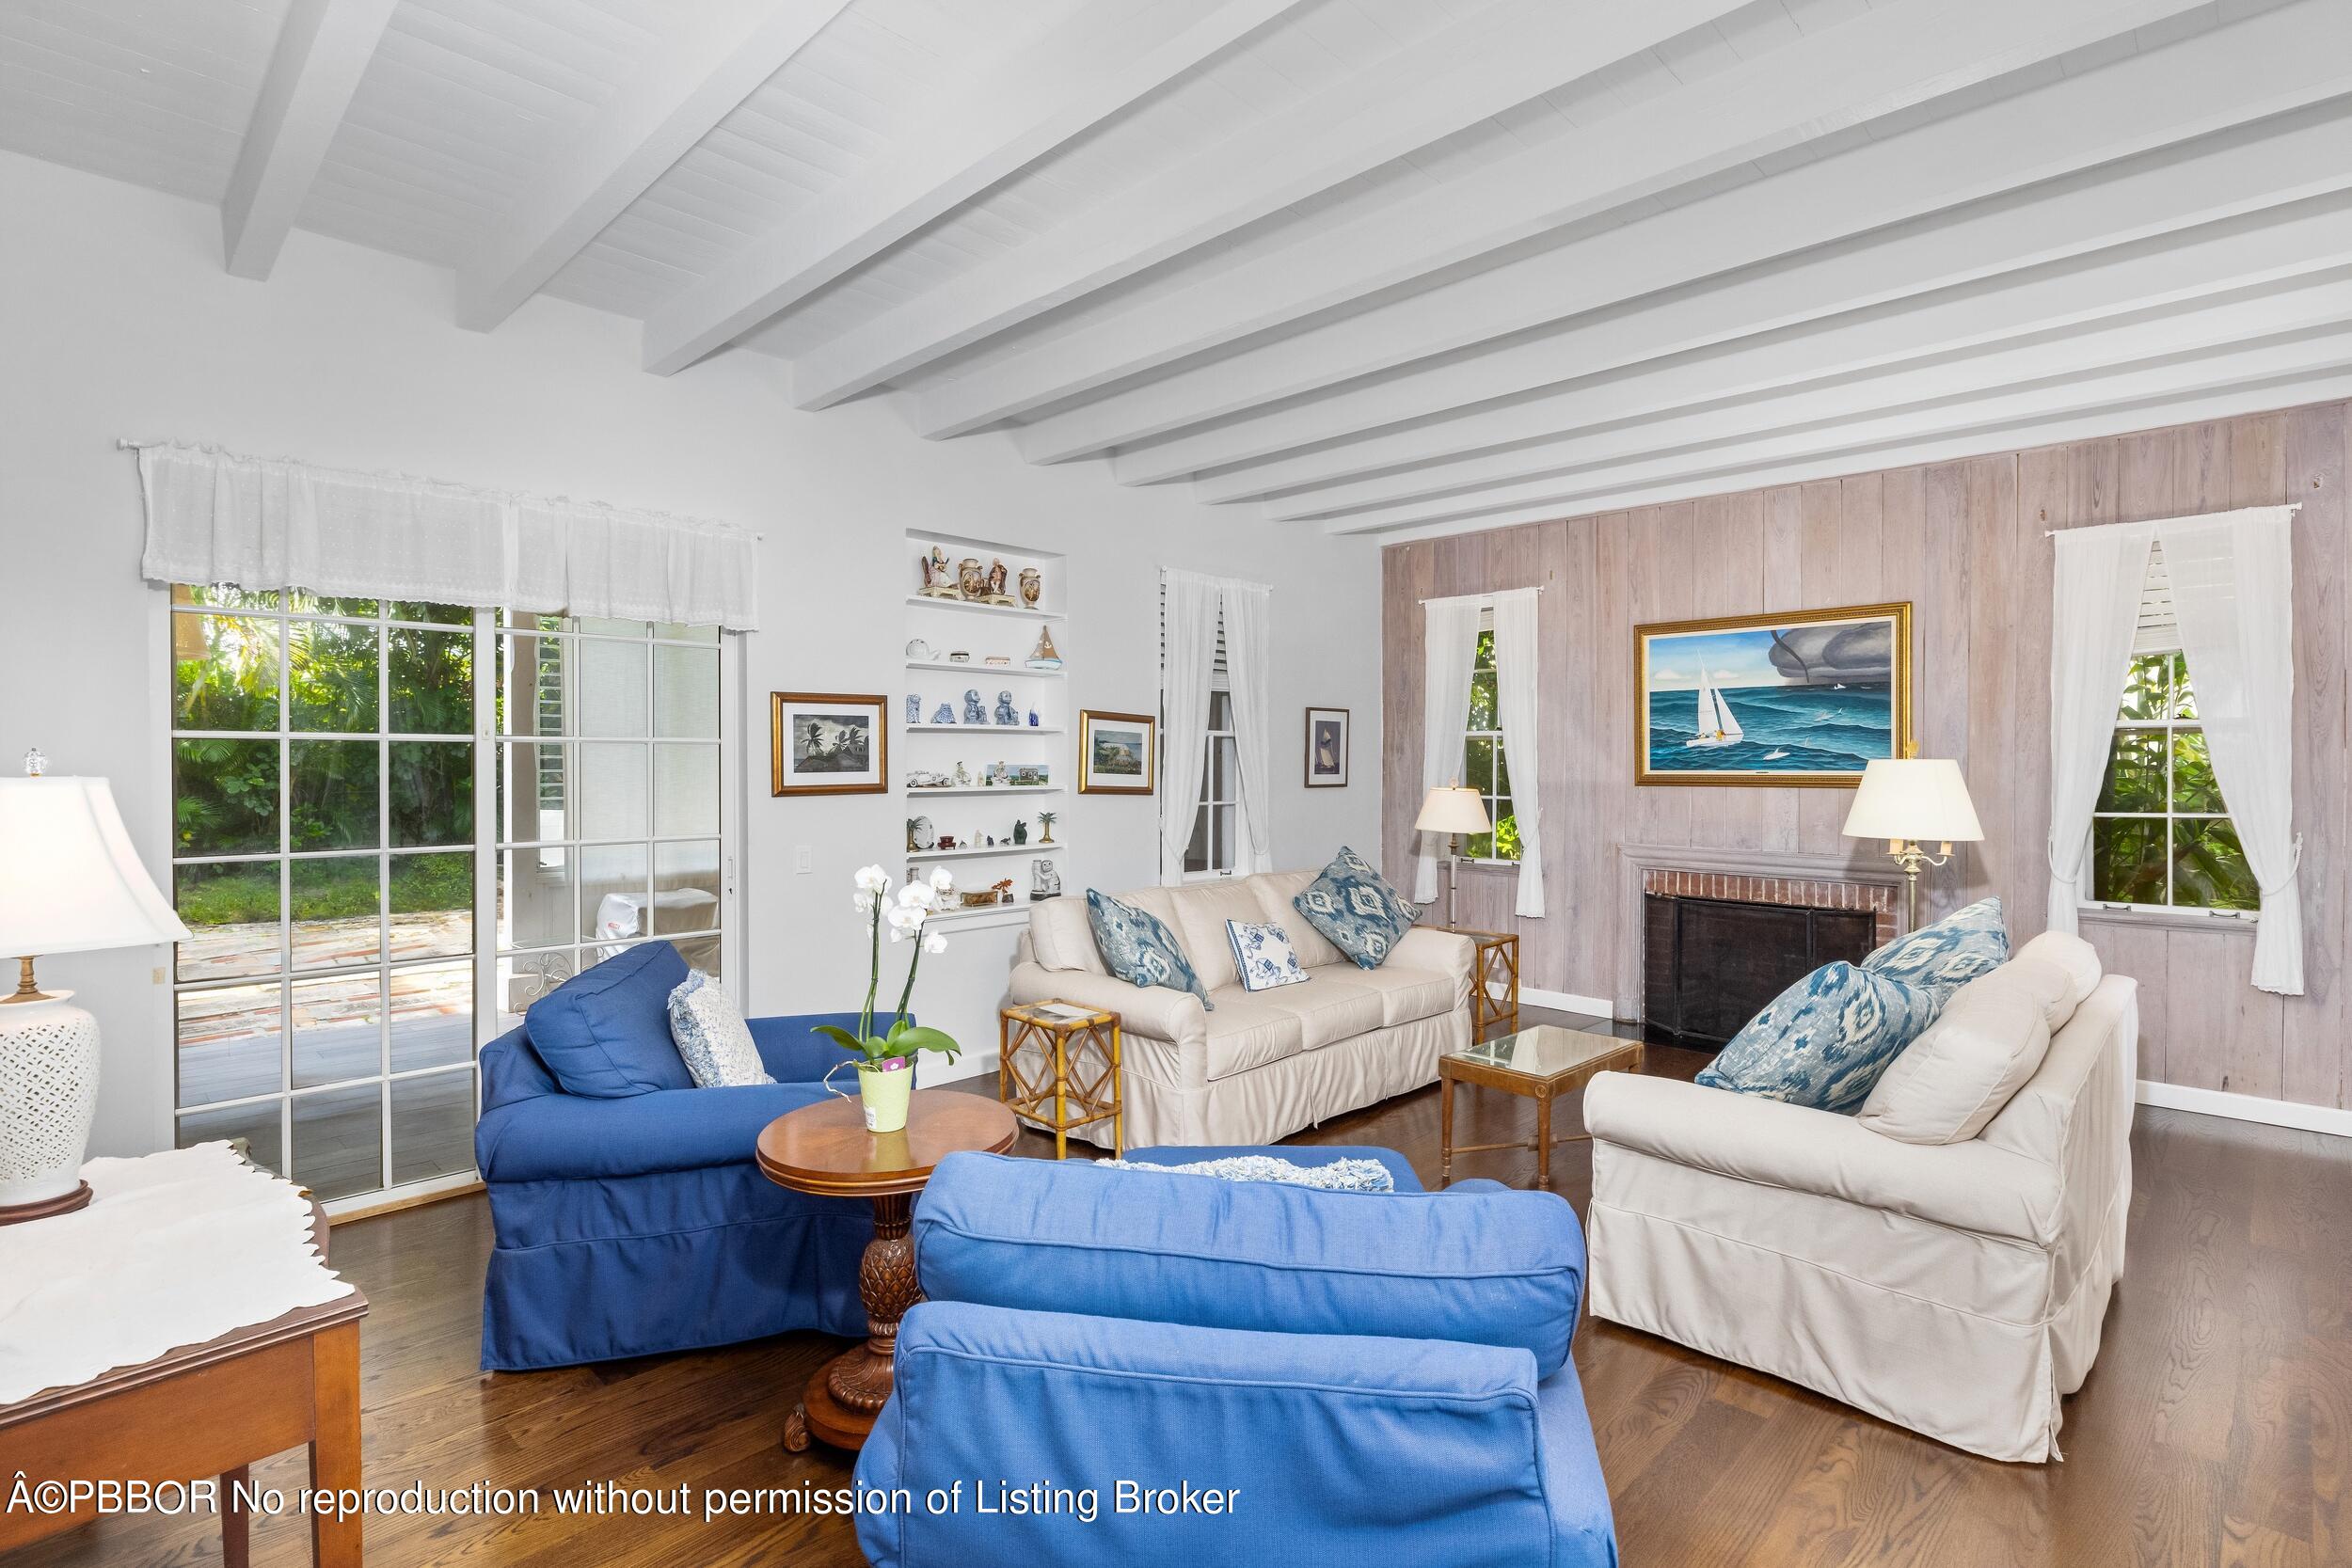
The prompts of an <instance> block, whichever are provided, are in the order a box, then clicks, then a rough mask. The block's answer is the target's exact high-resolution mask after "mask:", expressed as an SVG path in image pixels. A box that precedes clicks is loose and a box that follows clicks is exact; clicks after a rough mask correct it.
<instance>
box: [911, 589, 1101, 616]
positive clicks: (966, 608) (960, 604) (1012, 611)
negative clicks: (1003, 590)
mask: <svg viewBox="0 0 2352 1568" xmlns="http://www.w3.org/2000/svg"><path fill="white" fill-rule="evenodd" d="M907 603H909V604H911V605H914V606H915V607H916V608H918V609H922V610H962V611H963V612H964V613H966V614H968V615H1006V616H1010V617H1011V618H1012V619H1014V620H1018V621H1067V620H1069V619H1070V617H1069V616H1067V615H1064V614H1063V613H1062V612H1061V611H1060V610H1031V609H1030V608H1029V607H1028V606H1026V605H1018V604H981V603H979V602H977V600H973V599H927V598H925V597H924V596H923V595H922V594H908V595H907Z"/></svg>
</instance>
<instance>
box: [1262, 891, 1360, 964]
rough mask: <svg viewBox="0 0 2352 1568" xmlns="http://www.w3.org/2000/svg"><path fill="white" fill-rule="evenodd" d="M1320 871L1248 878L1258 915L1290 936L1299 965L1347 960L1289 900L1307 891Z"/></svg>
mask: <svg viewBox="0 0 2352 1568" xmlns="http://www.w3.org/2000/svg"><path fill="white" fill-rule="evenodd" d="M1322 875H1323V873H1322V872H1320V871H1268V872H1264V873H1262V874H1261V875H1259V876H1255V877H1252V878H1250V879H1249V891H1250V892H1251V893H1253V894H1254V895H1257V899H1258V915H1257V918H1258V919H1260V920H1263V921H1269V922H1271V923H1273V924H1274V925H1277V926H1279V927H1282V931H1283V934H1284V935H1286V936H1288V937H1289V938H1290V939H1291V951H1292V952H1294V953H1295V954H1297V955H1298V967H1299V968H1301V969H1313V968H1315V967H1316V966H1317V965H1319V964H1336V963H1346V962H1349V961H1350V960H1349V958H1348V957H1347V955H1346V954H1344V953H1343V952H1341V951H1340V950H1339V949H1338V948H1337V947H1335V946H1333V945H1332V944H1331V939H1330V938H1329V937H1327V936H1325V935H1324V934H1323V933H1322V932H1321V931H1318V930H1316V929H1315V927H1314V922H1313V921H1311V920H1309V919H1308V918H1307V917H1306V916H1305V915H1303V914H1300V913H1299V912H1298V906H1297V905H1295V904H1294V903H1292V902H1291V900H1292V899H1294V898H1295V897H1297V896H1298V895H1300V894H1302V893H1304V892H1306V891H1307V885H1308V884H1309V883H1310V882H1312V881H1313V880H1314V879H1316V878H1317V877H1320V876H1322Z"/></svg>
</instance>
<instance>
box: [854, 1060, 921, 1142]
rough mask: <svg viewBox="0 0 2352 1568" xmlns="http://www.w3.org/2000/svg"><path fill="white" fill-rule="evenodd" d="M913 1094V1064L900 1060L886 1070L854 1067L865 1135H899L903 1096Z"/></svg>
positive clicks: (904, 1112) (903, 1121)
mask: <svg viewBox="0 0 2352 1568" xmlns="http://www.w3.org/2000/svg"><path fill="white" fill-rule="evenodd" d="M857 1093H858V1098H859V1099H860V1100H861V1101H865V1103H866V1131H867V1132H903V1131H904V1130H905V1128H906V1124H907V1097H908V1096H909V1095H911V1094H913V1093H914V1063H912V1062H909V1061H905V1060H903V1059H901V1060H898V1061H897V1062H895V1063H894V1064H893V1068H892V1069H890V1070H885V1069H882V1068H872V1067H867V1066H866V1065H865V1064H864V1063H863V1062H861V1063H859V1064H857Z"/></svg>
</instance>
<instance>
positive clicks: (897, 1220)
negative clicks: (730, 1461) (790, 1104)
mask: <svg viewBox="0 0 2352 1568" xmlns="http://www.w3.org/2000/svg"><path fill="white" fill-rule="evenodd" d="M1020 1133H1021V1126H1020V1124H1019V1123H1018V1122H1016V1121H1014V1120H1013V1119H1012V1113H1011V1112H1009V1111H1008V1110H1006V1109H1005V1108H1004V1107H1003V1106H1002V1105H999V1104H997V1103H996V1101H993V1100H984V1099H982V1098H981V1097H980V1096H978V1095H976V1094H960V1093H957V1092H955V1091H954V1090H951V1089H917V1090H915V1091H914V1094H913V1095H912V1096H911V1097H910V1098H909V1101H908V1104H907V1124H906V1127H905V1128H904V1129H903V1130H902V1131H899V1132H867V1131H866V1113H865V1108H864V1106H863V1105H862V1104H861V1103H860V1102H859V1101H858V1100H857V1098H856V1097H855V1096H850V1097H847V1098H844V1099H838V1100H827V1101H823V1102H822V1103H820V1104H816V1105H803V1106H802V1107H801V1108H800V1109H799V1110H797V1111H788V1112H787V1113H786V1114H785V1115H783V1116H780V1117H777V1118H776V1119H775V1120H773V1121H771V1122H770V1123H769V1124H768V1125H767V1127H766V1128H765V1129H763V1130H762V1131H761V1132H760V1134H759V1168H760V1170H761V1171H762V1172H764V1173H765V1174H766V1176H767V1178H768V1180H771V1181H773V1182H775V1183H776V1184H777V1185H779V1186H784V1187H789V1188H791V1189H792V1190H793V1191H794V1192H796V1193H812V1194H815V1195H816V1196H819V1197H862V1198H866V1199H868V1200H869V1201H871V1202H872V1204H873V1205H874V1239H873V1240H872V1241H870V1242H868V1243H866V1256H865V1257H864V1258H863V1259H860V1260H859V1263H858V1269H857V1293H858V1299H859V1300H860V1301H862V1302H863V1303H865V1305H866V1341H865V1343H863V1344H860V1345H856V1346H854V1347H852V1348H850V1350H847V1351H844V1352H843V1353H842V1354H839V1355H837V1356H835V1357H834V1358H833V1359H832V1360H831V1361H828V1362H827V1363H825V1365H823V1366H822V1367H819V1368H818V1369H817V1375H816V1376H815V1377H812V1378H810V1379H809V1380H808V1386H807V1387H806V1388H805V1389H803V1391H802V1394H801V1402H800V1403H799V1404H797V1405H795V1406H793V1407H792V1414H791V1415H790V1416H789V1417H787V1418H786V1420H785V1423H784V1446H785V1447H786V1448H787V1449H790V1450H791V1451H792V1452H794V1453H799V1452H800V1451H801V1450H802V1449H805V1448H807V1447H808V1440H809V1439H810V1438H811V1437H812V1436H814V1437H820V1438H822V1439H823V1440H824V1441H826V1442H828V1443H830V1444H832V1445H833V1446H834V1448H837V1449H858V1448H863V1447H864V1446H865V1444H866V1434H867V1433H870V1432H872V1431H873V1430H874V1418H875V1417H876V1416H878V1415H880V1414H881V1413H882V1405H883V1403H884V1402H887V1401H888V1400H889V1398H890V1386H891V1380H892V1377H893V1374H894V1367H893V1364H892V1357H893V1355H894V1354H896V1353H897V1351H898V1320H899V1319H900V1318H902V1317H904V1316H905V1315H906V1310H907V1308H908V1307H913V1306H914V1304H915V1303H916V1302H918V1301H920V1300H922V1299H923V1290H922V1287H921V1286H920V1285H919V1284H918V1283H916V1280H915V1276H914V1241H913V1240H912V1239H911V1238H910V1237H909V1236H908V1234H907V1231H908V1227H909V1224H910V1221H911V1219H912V1216H913V1214H914V1195H915V1194H916V1193H918V1192H920V1191H922V1189H923V1183H924V1182H926V1181H929V1180H930V1179H931V1170H932V1168H933V1167H934V1166H936V1165H937V1164H939V1162H940V1161H942V1160H943V1159H946V1157H947V1156H948V1155H950V1154H955V1153H959V1152H962V1151H966V1150H976V1151H977V1152H980V1153H985V1154H1002V1153H1003V1152H1004V1151H1005V1150H1006V1149H1008V1148H1011V1147H1012V1141H1013V1139H1014V1138H1016V1137H1018V1136H1020Z"/></svg>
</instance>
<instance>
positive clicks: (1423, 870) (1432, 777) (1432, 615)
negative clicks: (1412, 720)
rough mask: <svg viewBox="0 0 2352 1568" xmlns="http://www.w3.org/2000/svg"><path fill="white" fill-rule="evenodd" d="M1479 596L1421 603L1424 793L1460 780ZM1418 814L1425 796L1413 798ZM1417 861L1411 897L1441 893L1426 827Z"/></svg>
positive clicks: (1417, 900) (1425, 899)
mask: <svg viewBox="0 0 2352 1568" xmlns="http://www.w3.org/2000/svg"><path fill="white" fill-rule="evenodd" d="M1483 603H1485V600H1483V599H1481V598H1477V597H1470V598H1455V599H1430V600H1428V601H1426V602H1425V603H1423V604H1422V615H1423V628H1422V682H1421V731H1422V739H1421V744H1422V752H1421V788H1422V794H1423V795H1424V796H1425V795H1427V794H1428V793H1429V791H1431V790H1433V789H1435V788H1437V787H1438V785H1439V784H1460V783H1461V782H1462V741H1463V732H1464V729H1465V727H1466V726H1467V725H1468V724H1469V722H1470V667H1471V666H1472V665H1473V664H1474V663H1476V662H1477V658H1478V610H1479V607H1480V606H1481V605H1482V604H1483ZM1413 811H1414V813H1415V814H1416V815H1418V814H1419V813H1420V811H1421V802H1420V801H1419V800H1415V801H1414V802H1413ZM1414 836H1415V837H1416V838H1418V839H1419V840H1420V841H1421V842H1420V844H1419V846H1418V850H1419V852H1418V853H1417V854H1416V856H1415V857H1414V864H1413V901H1414V902H1415V903H1419V904H1426V903H1428V902H1429V901H1430V900H1431V899H1433V898H1435V897H1437V896H1438V849H1437V848H1436V847H1434V843H1435V841H1434V839H1433V837H1432V835H1430V834H1428V833H1418V834H1415V835H1414Z"/></svg>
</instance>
